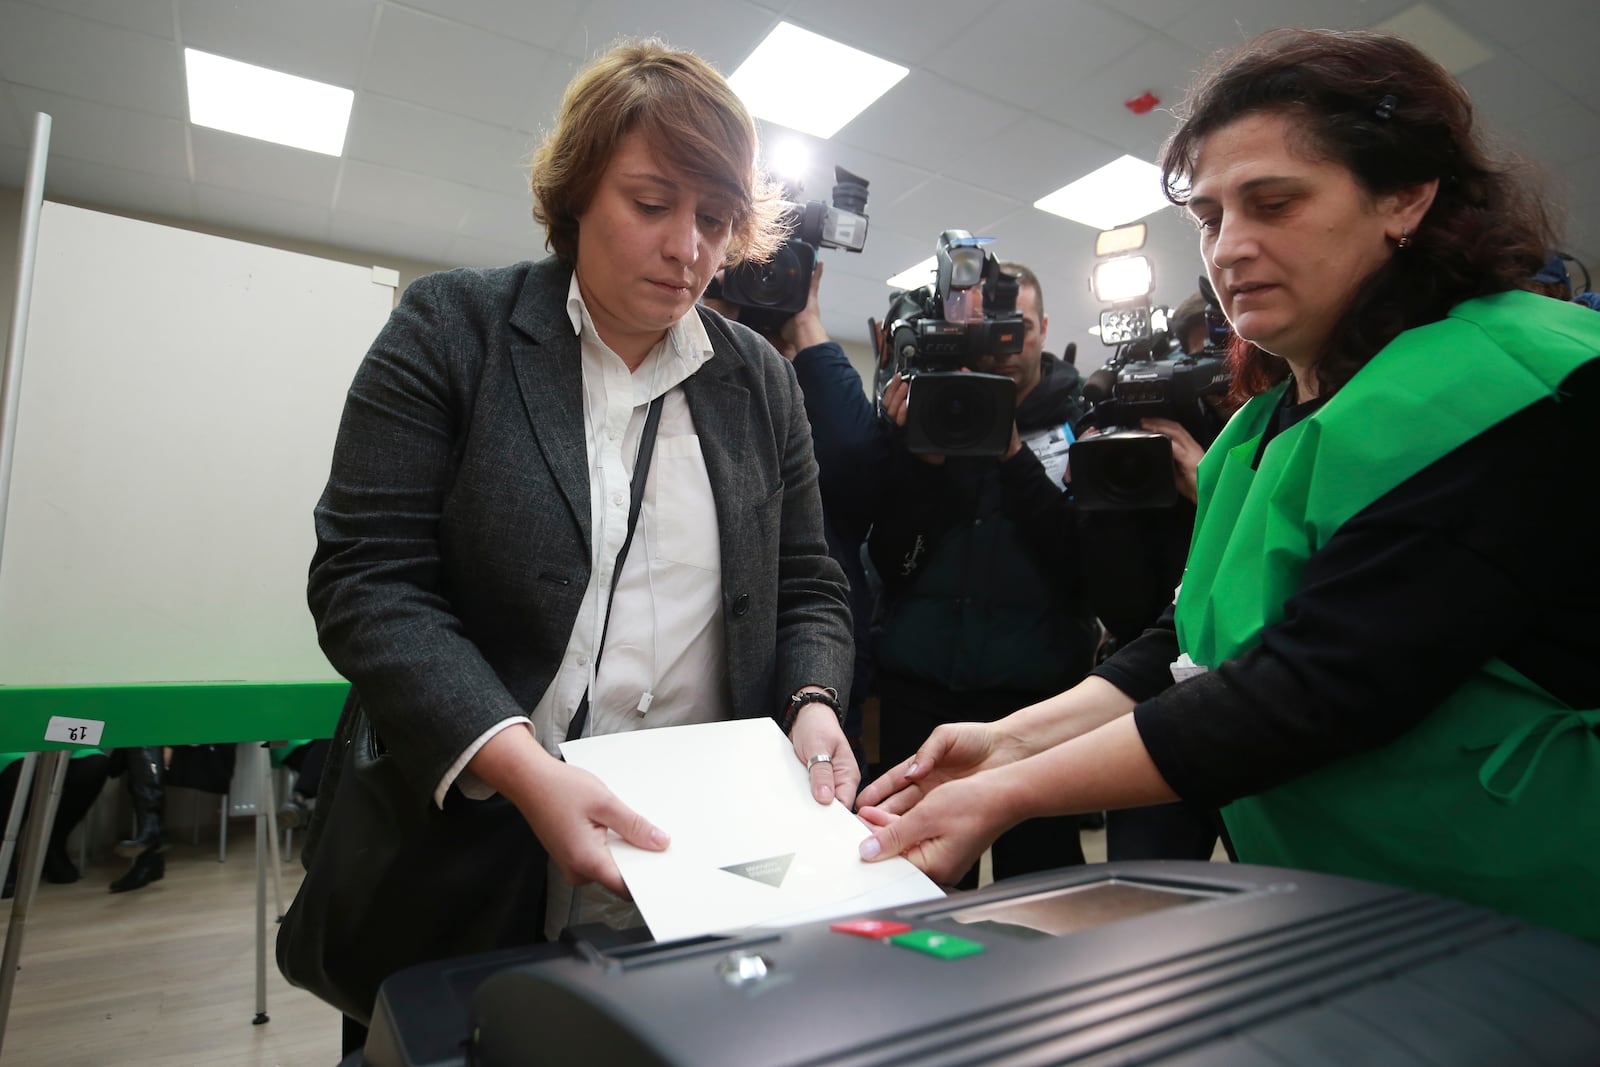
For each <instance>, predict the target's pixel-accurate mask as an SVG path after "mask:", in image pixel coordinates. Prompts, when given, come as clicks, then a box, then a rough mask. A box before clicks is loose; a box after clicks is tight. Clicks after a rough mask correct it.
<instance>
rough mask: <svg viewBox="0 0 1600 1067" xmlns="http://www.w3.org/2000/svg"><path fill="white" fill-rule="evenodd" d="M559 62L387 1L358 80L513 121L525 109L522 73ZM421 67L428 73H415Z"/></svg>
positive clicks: (455, 110)
mask: <svg viewBox="0 0 1600 1067" xmlns="http://www.w3.org/2000/svg"><path fill="white" fill-rule="evenodd" d="M564 62H565V60H562V59H553V58H552V56H551V54H550V53H549V52H548V51H546V50H545V49H543V48H535V47H534V46H532V45H527V44H522V43H521V42H518V41H512V40H508V39H506V38H504V37H500V36H496V35H495V34H492V33H487V32H485V31H483V30H479V29H475V28H473V27H471V26H466V25H463V24H462V23H459V22H451V21H449V20H447V19H441V18H436V17H434V16H433V15H429V14H425V13H423V12H420V11H412V10H409V9H408V8H403V7H396V6H393V5H389V6H386V7H384V8H383V17H382V18H381V19H380V20H379V22H378V36H377V40H376V42H375V43H374V45H373V49H372V58H371V61H370V64H369V66H368V68H367V76H366V81H365V84H364V85H363V86H362V87H363V88H366V89H371V90H372V91H374V92H377V93H382V94H383V95H385V96H392V97H398V98H399V99H401V100H409V101H411V102H412V103H416V104H424V105H426V106H428V107H432V108H434V109H436V110H439V111H448V112H450V113H452V114H455V115H465V116H467V117H468V118H473V119H477V120H478V121H480V122H489V123H493V124H495V125H497V126H507V127H512V126H515V125H517V123H518V122H519V121H521V120H522V119H523V118H524V117H525V116H526V113H527V108H528V104H529V101H530V97H529V89H528V86H529V82H530V78H529V75H528V72H529V71H536V70H539V69H540V68H541V67H544V66H548V65H550V64H552V63H555V64H560V63H564ZM423 70H426V71H428V72H429V73H428V76H426V77H419V76H418V71H423Z"/></svg>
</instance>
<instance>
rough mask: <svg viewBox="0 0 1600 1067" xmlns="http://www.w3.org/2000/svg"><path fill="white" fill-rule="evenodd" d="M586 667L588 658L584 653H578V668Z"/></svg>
mask: <svg viewBox="0 0 1600 1067" xmlns="http://www.w3.org/2000/svg"><path fill="white" fill-rule="evenodd" d="M588 665H589V657H588V656H587V655H585V654H584V653H582V652H579V653H578V666H580V667H587V666H588Z"/></svg>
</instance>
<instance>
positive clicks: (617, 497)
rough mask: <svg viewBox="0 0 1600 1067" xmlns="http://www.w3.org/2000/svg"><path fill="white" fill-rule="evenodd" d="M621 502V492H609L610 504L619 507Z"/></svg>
mask: <svg viewBox="0 0 1600 1067" xmlns="http://www.w3.org/2000/svg"><path fill="white" fill-rule="evenodd" d="M622 503H623V497H622V494H621V493H612V494H611V504H612V506H613V507H619V508H620V507H621V506H622Z"/></svg>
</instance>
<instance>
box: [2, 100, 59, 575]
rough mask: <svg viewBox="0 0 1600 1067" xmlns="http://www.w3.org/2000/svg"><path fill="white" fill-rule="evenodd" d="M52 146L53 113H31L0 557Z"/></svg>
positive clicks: (8, 379) (8, 372) (5, 428)
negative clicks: (51, 115)
mask: <svg viewBox="0 0 1600 1067" xmlns="http://www.w3.org/2000/svg"><path fill="white" fill-rule="evenodd" d="M49 150H50V116H49V115H46V114H45V113H44V112H42V111H41V112H39V113H38V114H36V115H34V116H33V150H32V151H31V152H30V153H29V155H28V174H27V177H26V178H25V179H24V181H23V185H22V229H21V232H20V234H19V240H18V241H17V293H16V301H15V307H14V308H13V309H12V312H11V332H10V334H9V335H8V336H7V337H6V363H5V375H4V377H3V378H0V557H3V555H4V553H5V544H6V507H7V502H8V501H9V500H10V498H11V461H12V453H13V452H15V451H16V446H17V405H18V403H19V402H20V400H21V394H22V353H23V349H24V348H25V347H26V345H27V340H28V306H29V303H30V301H31V300H32V298H33V262H34V259H35V257H36V255H37V253H38V251H39V216H40V213H41V211H42V209H43V206H44V163H45V157H46V155H47V154H48V153H49Z"/></svg>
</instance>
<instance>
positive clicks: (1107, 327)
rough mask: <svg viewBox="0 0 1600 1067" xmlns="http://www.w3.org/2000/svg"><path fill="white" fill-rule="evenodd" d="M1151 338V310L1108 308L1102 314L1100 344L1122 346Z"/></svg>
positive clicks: (1142, 308) (1141, 308)
mask: <svg viewBox="0 0 1600 1067" xmlns="http://www.w3.org/2000/svg"><path fill="white" fill-rule="evenodd" d="M1149 336H1150V309H1149V308H1144V307H1134V308H1108V309H1107V310H1105V311H1102V312H1100V343H1101V344H1103V345H1122V344H1127V343H1128V342H1129V341H1142V340H1144V339H1145V338H1146V337H1149Z"/></svg>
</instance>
